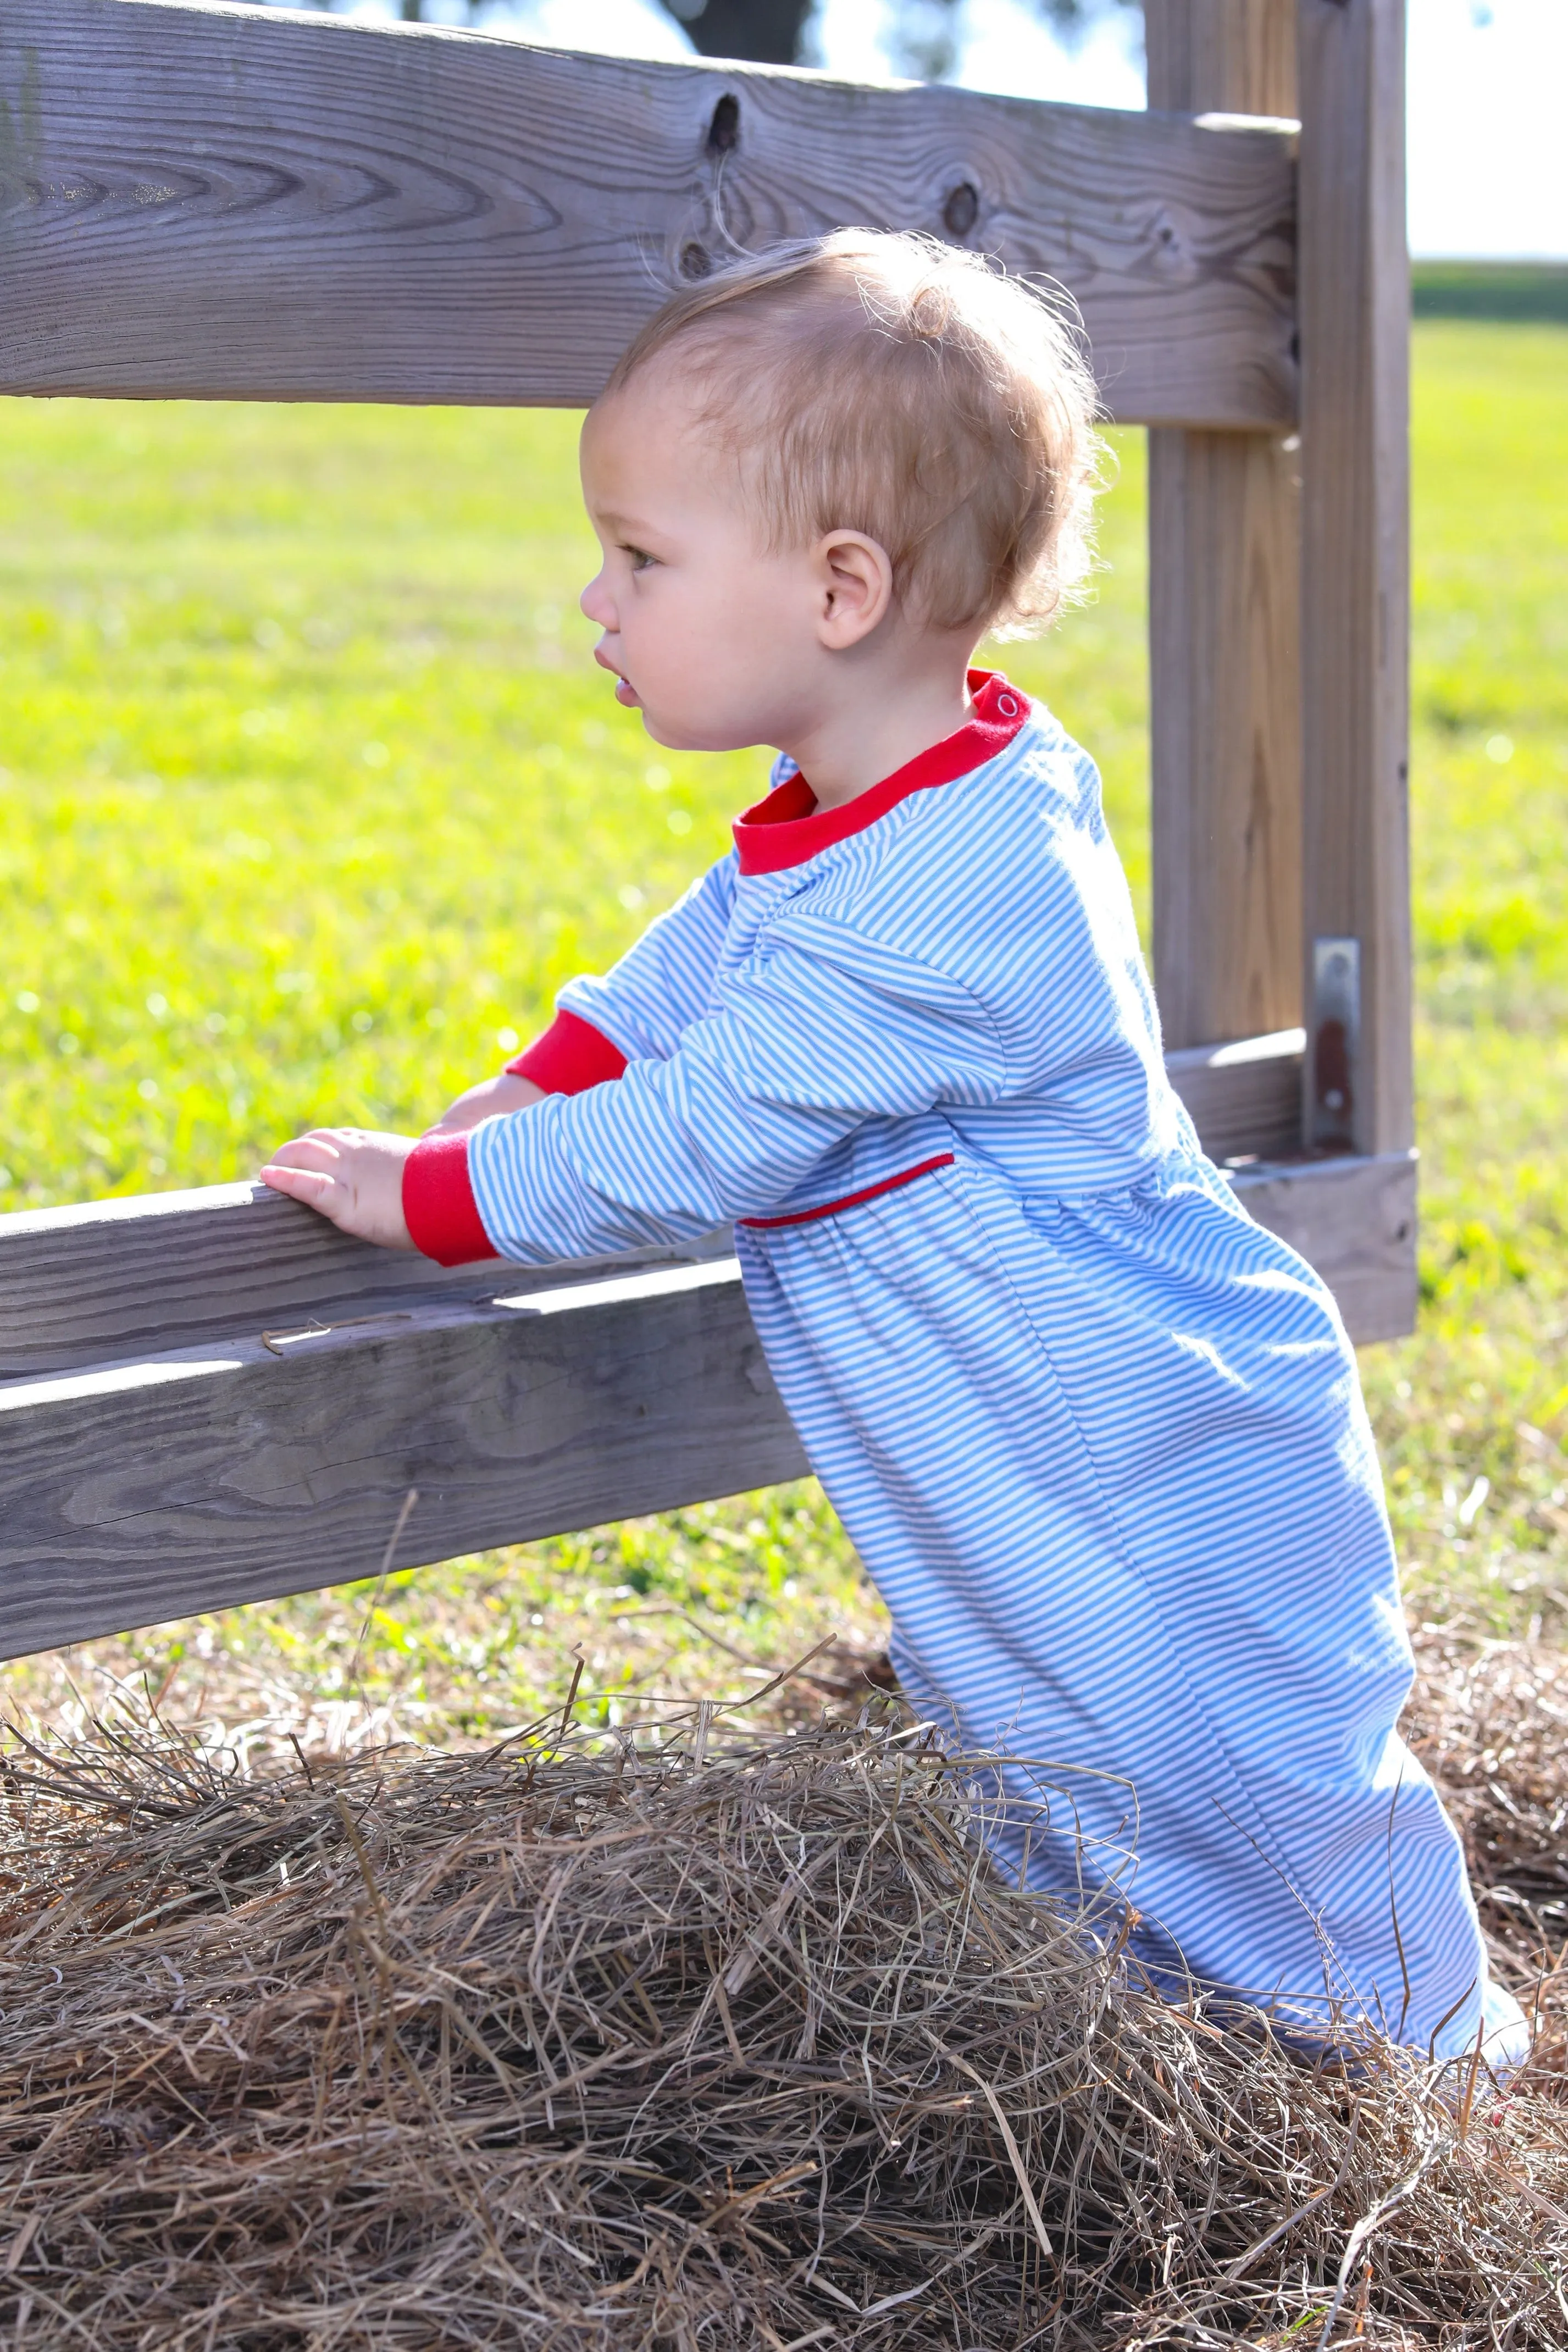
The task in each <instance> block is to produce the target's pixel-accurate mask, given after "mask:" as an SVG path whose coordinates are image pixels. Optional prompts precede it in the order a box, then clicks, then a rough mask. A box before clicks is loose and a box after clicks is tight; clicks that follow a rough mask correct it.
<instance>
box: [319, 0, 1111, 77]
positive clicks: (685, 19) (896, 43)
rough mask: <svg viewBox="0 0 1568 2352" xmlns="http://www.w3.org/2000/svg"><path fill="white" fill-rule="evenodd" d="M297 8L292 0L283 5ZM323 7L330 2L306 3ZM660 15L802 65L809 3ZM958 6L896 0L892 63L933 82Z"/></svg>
mask: <svg viewBox="0 0 1568 2352" xmlns="http://www.w3.org/2000/svg"><path fill="white" fill-rule="evenodd" d="M287 5H295V6H298V5H299V0H287ZM306 5H308V6H311V7H316V8H330V7H333V6H335V5H337V0H306ZM396 5H397V13H398V15H399V16H401V17H402V21H403V23H404V24H405V25H417V24H420V23H422V22H423V19H424V16H425V8H426V5H427V0H396ZM465 5H466V7H467V11H468V18H469V22H470V23H471V24H472V23H476V22H477V21H478V20H479V19H480V18H481V17H483V16H486V15H488V14H489V13H491V11H492V9H493V7H494V5H495V0H465ZM659 5H660V6H661V7H662V8H663V9H664V13H665V15H666V16H673V17H674V20H675V22H676V23H677V24H678V25H679V26H681V27H682V28H683V30H684V31H685V33H686V34H687V36H688V37H689V38H690V40H691V43H692V46H693V47H694V48H695V50H696V51H697V52H698V54H699V55H700V56H702V57H705V58H745V59H747V61H748V62H749V63H751V64H754V65H765V66H789V65H799V64H800V63H802V62H803V59H802V57H801V50H802V47H804V44H805V38H806V28H807V26H808V23H809V21H810V16H811V11H812V7H813V5H815V0H659ZM963 5H964V0H903V5H901V6H900V7H899V9H898V12H897V16H896V18H895V20H894V30H893V48H894V62H895V63H896V64H897V65H898V66H900V67H901V68H903V70H904V72H905V73H907V74H910V75H912V76H913V77H914V78H915V79H916V80H919V81H941V80H943V79H945V78H946V75H948V74H950V73H951V72H952V70H953V68H954V65H955V64H956V59H957V49H958V43H957V34H958V20H959V17H960V16H961V14H962V11H963ZM1031 5H1032V6H1033V7H1034V10H1035V13H1036V14H1037V15H1038V16H1043V17H1044V18H1045V19H1046V21H1047V22H1048V23H1049V24H1051V25H1054V26H1056V28H1057V30H1058V31H1059V32H1061V33H1065V34H1067V35H1068V36H1069V37H1071V36H1073V35H1076V34H1079V33H1082V31H1083V29H1084V27H1085V26H1087V25H1088V24H1089V23H1090V21H1091V20H1092V18H1093V17H1095V16H1108V15H1109V14H1110V13H1111V12H1112V11H1113V9H1116V8H1119V7H1121V8H1125V7H1135V6H1136V5H1138V0H1031Z"/></svg>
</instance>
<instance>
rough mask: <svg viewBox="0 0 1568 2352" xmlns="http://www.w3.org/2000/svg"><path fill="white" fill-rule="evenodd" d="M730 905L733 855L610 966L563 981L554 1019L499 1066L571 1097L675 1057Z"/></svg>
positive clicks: (708, 986)
mask: <svg viewBox="0 0 1568 2352" xmlns="http://www.w3.org/2000/svg"><path fill="white" fill-rule="evenodd" d="M734 903H735V858H734V855H733V853H732V854H731V855H730V856H727V857H721V858H720V859H719V861H718V864H717V865H716V866H710V867H709V869H708V871H707V872H706V874H703V875H700V876H699V877H698V878H697V879H696V881H695V882H694V883H693V884H692V886H691V887H690V888H689V889H688V890H686V891H685V892H684V893H683V895H682V896H681V897H680V898H677V899H676V901H675V903H674V906H673V907H671V908H669V909H668V910H667V911H666V912H665V913H664V914H663V915H660V916H659V917H657V918H656V919H655V920H654V921H653V922H652V923H650V924H649V926H648V928H647V929H646V930H645V931H644V932H643V936H642V938H641V939H640V940H637V941H636V943H635V945H634V946H632V947H631V948H629V949H628V950H627V951H626V953H625V954H624V955H623V956H622V958H621V960H620V961H619V962H618V963H617V964H615V965H614V966H613V968H612V970H611V971H608V972H606V973H604V974H602V975H599V974H584V975H583V976H582V977H580V978H579V979H577V980H570V981H568V982H567V983H566V986H565V987H564V988H563V989H561V990H560V991H559V993H558V995H557V997H556V1005H557V1008H558V1010H557V1017H556V1020H555V1022H554V1024H553V1025H552V1026H551V1027H550V1028H549V1029H547V1030H546V1031H545V1033H544V1034H543V1035H542V1036H541V1037H538V1038H536V1039H535V1040H534V1042H533V1044H532V1045H529V1046H528V1047H527V1048H526V1049H525V1050H524V1051H523V1052H522V1053H521V1054H519V1055H517V1060H516V1061H515V1062H511V1063H509V1064H508V1065H507V1067H508V1068H509V1069H511V1070H513V1071H515V1072H516V1073H517V1076H520V1077H525V1078H532V1079H533V1080H534V1082H535V1084H536V1085H537V1086H541V1087H544V1089H545V1091H546V1093H547V1094H556V1093H559V1094H579V1093H580V1092H582V1090H583V1089H584V1088H585V1087H591V1086H597V1085H599V1084H600V1083H601V1081H602V1080H604V1079H606V1078H614V1077H619V1076H620V1075H621V1072H622V1069H623V1068H624V1067H625V1066H626V1064H627V1063H628V1062H637V1061H642V1060H644V1059H647V1058H649V1057H652V1058H653V1059H656V1060H660V1061H662V1060H664V1058H665V1057H666V1056H667V1055H670V1054H673V1053H674V1050H675V1046H676V1045H677V1044H678V1043H679V1040H680V1037H681V1034H682V1032H683V1031H684V1030H685V1029H686V1028H687V1027H688V1026H689V1024H691V1023H692V1022H694V1021H695V1020H696V1019H697V1018H698V1016H699V1014H701V1013H703V1011H704V1010H705V1009H706V1005H707V1003H708V1000H709V996H710V994H711V992H712V988H713V977H714V971H715V969H716V965H717V962H718V955H719V950H720V949H721V947H722V946H723V944H724V937H725V932H726V929H727V926H728V923H729V917H730V910H731V908H732V907H733V905H734Z"/></svg>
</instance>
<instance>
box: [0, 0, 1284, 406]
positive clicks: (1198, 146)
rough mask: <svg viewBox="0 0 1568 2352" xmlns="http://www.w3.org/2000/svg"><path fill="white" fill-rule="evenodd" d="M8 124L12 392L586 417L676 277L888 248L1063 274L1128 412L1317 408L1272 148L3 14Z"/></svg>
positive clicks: (639, 65)
mask: <svg viewBox="0 0 1568 2352" xmlns="http://www.w3.org/2000/svg"><path fill="white" fill-rule="evenodd" d="M721 100H726V101H731V102H733V106H734V110H735V111H734V114H733V120H731V119H729V117H728V116H727V115H719V116H717V117H716V109H717V108H718V107H719V103H720V101H721ZM0 125H4V126H5V128H4V131H3V133H0V390H4V391H8V392H22V393H66V392H76V393H94V394H124V395H131V396H138V397H147V398H160V397H173V396H197V397H210V398H234V397H243V396H256V397H264V398H272V399H288V400H311V399H315V400H392V401H450V402H470V403H474V402H502V403H508V404H510V403H545V404H548V403H558V404H575V403H578V402H583V401H587V400H589V399H590V398H591V397H592V395H593V394H594V393H595V392H596V391H597V390H598V388H599V386H600V385H601V383H602V382H603V379H604V376H605V374H606V373H607V371H608V369H609V367H610V364H611V362H612V360H613V359H614V357H615V355H616V353H617V352H619V351H620V350H621V348H622V346H623V344H624V343H625V341H627V339H628V337H629V336H630V335H631V333H632V331H633V329H634V328H635V327H636V326H637V325H638V323H639V322H640V320H642V319H643V317H645V316H646V314H647V313H648V311H649V310H651V309H652V308H653V306H654V304H655V303H656V301H657V300H658V299H659V297H660V289H661V286H662V285H664V284H666V283H672V282H674V277H675V273H676V272H678V271H679V270H680V269H682V268H683V267H684V268H685V269H686V270H688V271H693V270H695V271H700V270H701V269H702V268H704V267H705V266H706V258H707V257H709V256H711V255H715V254H718V253H721V252H723V251H725V250H727V249H728V239H729V238H731V237H733V238H734V239H736V240H737V241H738V242H739V243H741V244H743V245H746V246H748V247H756V246H759V245H763V244H767V243H768V242H771V241H773V240H775V239H777V238H779V237H782V236H794V235H800V234H805V233H813V232H816V231H820V230H822V229H827V228H831V227H833V226H840V225H842V224H864V225H871V226H888V227H900V228H921V229H926V230H929V231H932V232H933V233H935V234H937V235H944V236H952V237H955V238H956V240H957V241H961V242H963V243H965V244H967V245H970V246H973V247H976V248H977V249H982V250H984V251H986V252H988V253H993V254H999V255H1000V256H1001V257H1003V258H1004V259H1005V260H1006V261H1007V262H1008V263H1009V266H1011V267H1013V268H1030V269H1038V270H1045V271H1049V272H1051V273H1052V274H1053V275H1054V276H1056V277H1058V278H1060V279H1061V281H1062V282H1063V284H1065V285H1066V286H1067V287H1068V288H1069V289H1071V293H1072V294H1073V295H1074V297H1075V298H1076V299H1077V300H1078V302H1079V304H1080V305H1081V307H1082V314H1083V318H1084V320H1085V324H1086V326H1087V329H1088V332H1089V335H1090V338H1091V341H1092V347H1093V352H1094V356H1095V362H1096V366H1097V370H1098V373H1099V376H1100V381H1101V383H1102V386H1103V391H1104V394H1105V397H1106V399H1107V401H1108V402H1109V403H1110V404H1111V406H1112V407H1113V410H1114V411H1115V413H1116V415H1118V416H1119V417H1121V418H1124V419H1125V420H1128V421H1131V422H1134V423H1151V422H1152V423H1167V422H1176V423H1184V424H1186V423H1198V424H1207V425H1223V426H1235V427H1239V428H1250V427H1268V426H1277V425H1281V424H1286V423H1288V422H1289V420H1290V419H1291V417H1292V416H1293V415H1294V408H1295V368H1294V362H1293V360H1292V358H1291V335H1292V331H1293V329H1294V323H1295V322H1294V307H1293V285H1292V266H1293V265H1292V252H1293V205H1294V193H1293V176H1292V173H1293V166H1292V142H1291V137H1290V135H1289V134H1288V133H1287V132H1285V131H1281V130H1280V129H1279V128H1277V127H1276V128H1273V129H1267V128H1258V129H1253V130H1247V129H1241V130H1234V129H1231V130H1228V129H1225V128H1223V127H1219V126H1205V125H1203V124H1201V123H1198V122H1195V121H1193V120H1191V119H1190V118H1184V117H1182V116H1179V115H1161V114H1136V113H1131V112H1128V113H1122V112H1116V111H1112V110H1103V109H1095V108H1075V107H1064V106H1049V105H1040V104H1036V103H1032V102H1030V101H1027V100H1011V99H1004V98H991V97H984V96H980V95H977V94H976V93H974V92H971V91H965V90H956V89H913V88H907V87H906V88H903V89H858V88H855V87H852V86H851V85H848V84H844V83H840V82H833V81H829V80H828V79H826V78H824V77H821V76H814V75H810V74H801V73H795V72H791V71H789V70H785V69H777V68H741V67H734V66H711V65H704V64H698V63H695V62H694V63H693V64H692V65H690V66H684V65H653V64H650V63H646V62H643V61H641V60H628V59H623V58H587V57H576V56H571V55H566V54H562V53H559V52H555V51H550V50H546V49H542V48H538V47H531V46H528V45H526V44H524V43H521V42H517V41H510V40H504V39H492V38H486V37H483V36H479V35H470V34H459V33H450V32H446V31H444V30H441V29H438V28H434V27H427V28H416V27H412V26H410V27H403V26H369V25H359V24H351V23H347V22H344V21H342V20H340V19H333V18H328V17H316V16H308V15H305V14H299V13H284V12H277V13H272V12H267V11H264V10H257V9H245V8H224V7H217V6H202V5H167V0H5V8H4V12H3V14H0Z"/></svg>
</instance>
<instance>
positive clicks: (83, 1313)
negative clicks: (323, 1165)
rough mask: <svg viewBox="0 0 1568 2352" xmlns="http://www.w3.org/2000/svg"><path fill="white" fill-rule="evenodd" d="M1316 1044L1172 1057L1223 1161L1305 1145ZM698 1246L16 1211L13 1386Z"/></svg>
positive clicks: (241, 1200)
mask: <svg viewBox="0 0 1568 2352" xmlns="http://www.w3.org/2000/svg"><path fill="white" fill-rule="evenodd" d="M1169 1068H1170V1073H1171V1077H1172V1080H1173V1082H1174V1083H1175V1086H1176V1091H1177V1093H1178V1094H1179V1095H1180V1096H1181V1097H1182V1098H1183V1100H1184V1101H1185V1102H1186V1106H1187V1108H1188V1109H1189V1111H1191V1113H1192V1115H1193V1118H1194V1119H1195V1121H1196V1122H1197V1130H1198V1134H1199V1135H1200V1137H1201V1138H1202V1139H1203V1141H1204V1145H1205V1148H1206V1149H1207V1150H1208V1151H1210V1152H1211V1153H1212V1154H1213V1156H1214V1157H1215V1158H1216V1159H1217V1160H1225V1159H1228V1158H1232V1157H1234V1156H1236V1155H1238V1154H1241V1153H1251V1154H1254V1155H1256V1156H1257V1157H1259V1158H1260V1159H1268V1158H1271V1157H1274V1156H1276V1155H1278V1154H1279V1153H1281V1152H1286V1151H1289V1150H1292V1149H1293V1148H1294V1137H1295V1126H1296V1123H1297V1121H1298V1120H1299V1113H1300V1101H1301V1036H1300V1034H1285V1035H1284V1036H1281V1037H1253V1038H1244V1039H1242V1040H1241V1041H1240V1042H1239V1043H1237V1044H1231V1045H1218V1046H1203V1047H1199V1048H1197V1049H1194V1050H1192V1051H1189V1052H1186V1053H1183V1054H1176V1055H1172V1056H1171V1057H1170V1060H1169ZM727 1246H728V1245H727V1241H726V1239H725V1236H724V1235H723V1234H715V1235H713V1236H711V1237H710V1238H709V1239H708V1240H707V1241H706V1242H702V1243H695V1244H692V1246H691V1247H690V1248H689V1249H686V1250H680V1251H675V1250H668V1251H665V1250H645V1251H642V1252H639V1253H636V1254H634V1255H631V1256H629V1257H623V1258H617V1259H615V1260H614V1261H601V1262H599V1263H598V1264H597V1265H595V1264H593V1263H588V1264H576V1265H570V1266H565V1267H544V1268H536V1269H529V1268H528V1267H524V1266H497V1264H496V1262H495V1261H494V1259H490V1260H487V1261H486V1262H485V1263H484V1264H482V1265H475V1266H471V1267H466V1268H459V1269H458V1270H457V1271H455V1272H451V1271H448V1270H447V1269H445V1268H444V1267H442V1266H438V1265H433V1264H432V1262H431V1261H430V1260H429V1259H428V1258H421V1257H414V1256H412V1255H408V1254H407V1253H405V1252H403V1251H400V1250H381V1249H373V1248H371V1246H370V1244H368V1243H365V1242H357V1241H351V1240H350V1239H349V1238H348V1237H347V1236H346V1235H345V1234H340V1233H339V1232H338V1231H337V1229H336V1228H335V1227H334V1226H332V1225H329V1224H328V1223H326V1222H325V1221H324V1220H323V1219H322V1218H320V1217H318V1216H315V1215H313V1214H312V1213H311V1212H310V1211H309V1210H308V1209H306V1208H302V1207H301V1206H300V1205H299V1204H298V1202H294V1201H286V1200H284V1199H283V1198H282V1196H281V1195H280V1194H279V1193H277V1192H267V1190H266V1188H265V1187H264V1186H262V1185H259V1184H218V1185H213V1186H210V1187H208V1188H206V1189H204V1190H203V1191H200V1192H149V1193H143V1194H141V1195H139V1196H136V1197H133V1198H131V1199H129V1200H119V1201H98V1202H88V1203H86V1204H84V1205H83V1206H82V1207H79V1208H71V1209H42V1210H34V1211H28V1212H25V1213H23V1214H21V1215H19V1216H9V1217H0V1381H5V1380H16V1379H19V1378H22V1377H24V1376H31V1375H34V1374H37V1373H43V1372H50V1371H58V1370H67V1369H68V1368H70V1367H71V1366H73V1365H80V1364H85V1363H96V1362H103V1361H106V1360H110V1359H111V1358H117V1357H126V1356H131V1355H134V1354H136V1353H138V1352H143V1353H144V1352H146V1351H148V1350H155V1351H157V1352H159V1353H166V1352H167V1351H168V1350H169V1349H173V1348H185V1347H193V1346H197V1345H199V1344H201V1343H202V1342H203V1341H204V1340H208V1339H230V1338H232V1337H234V1336H235V1334H236V1333H243V1332H257V1331H263V1330H266V1329H267V1328H270V1327H272V1326H275V1325H276V1326H278V1327H280V1328H284V1327H287V1328H299V1327H300V1326H301V1325H303V1324H306V1323H309V1322H311V1321H316V1322H320V1323H342V1322H344V1321H345V1320H346V1319H347V1318H352V1317H355V1316H359V1315H364V1314H366V1313H370V1312H375V1313H390V1312H392V1311H393V1310H395V1309H400V1308H402V1307H417V1306H420V1305H423V1304H424V1303H426V1302H428V1301H430V1300H432V1299H434V1298H449V1297H455V1296H461V1295H467V1296H471V1297H493V1296H494V1294H495V1292H496V1290H497V1286H504V1287H506V1288H507V1289H508V1290H512V1291H521V1290H527V1289H528V1288H531V1287H543V1286H549V1285H554V1284H559V1283H561V1282H564V1281H568V1280H570V1281H587V1280H590V1279H591V1278H593V1277H594V1276H595V1275H596V1274H597V1273H599V1272H601V1271H604V1270H605V1268H606V1267H607V1266H609V1265H611V1264H613V1266H614V1268H615V1270H616V1271H620V1272H623V1271H625V1270H626V1269H627V1268H628V1267H630V1266H633V1265H648V1266H657V1265H674V1264H681V1263H685V1262H686V1261H687V1260H690V1259H693V1258H705V1257H711V1256H713V1255H715V1254H716V1253H723V1252H725V1251H727Z"/></svg>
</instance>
